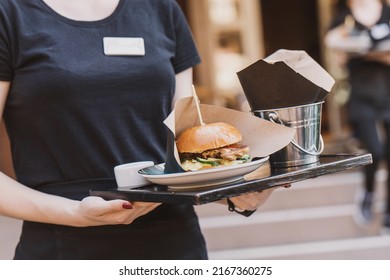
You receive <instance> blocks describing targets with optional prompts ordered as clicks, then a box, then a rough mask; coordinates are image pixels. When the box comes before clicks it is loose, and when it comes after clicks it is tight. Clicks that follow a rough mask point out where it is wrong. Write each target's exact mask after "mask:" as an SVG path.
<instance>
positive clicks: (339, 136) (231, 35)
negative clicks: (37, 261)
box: [0, 0, 390, 259]
mask: <svg viewBox="0 0 390 280" xmlns="http://www.w3.org/2000/svg"><path fill="white" fill-rule="evenodd" d="M177 1H178V3H179V4H180V5H181V7H182V8H183V11H184V13H185V15H186V16H187V19H188V22H189V24H190V26H191V29H192V31H193V35H194V37H195V40H196V42H197V45H198V49H199V51H200V54H201V57H202V63H201V64H200V65H199V66H197V67H196V68H195V71H194V84H195V87H196V89H197V94H198V95H199V98H200V100H201V102H202V103H207V104H215V105H219V106H224V107H228V108H233V109H237V110H243V111H249V110H250V109H249V106H248V104H247V103H246V100H245V96H244V94H243V92H242V88H241V85H240V83H239V81H238V78H237V75H236V72H238V71H239V70H242V69H243V68H245V67H246V66H249V65H250V64H252V63H254V62H256V61H257V60H259V59H262V58H264V57H266V56H268V55H270V54H272V53H273V52H275V51H276V50H278V49H290V50H304V51H306V52H307V53H308V54H309V55H310V56H311V57H312V58H313V59H315V60H316V61H317V62H318V63H319V64H320V65H322V66H323V67H324V68H325V69H326V70H327V71H328V72H329V73H330V74H331V75H332V76H333V78H335V80H336V84H335V86H334V87H333V89H332V92H331V94H329V95H328V97H327V99H326V102H325V104H324V107H323V115H322V136H323V138H324V141H325V151H324V154H336V153H357V152H363V150H361V148H360V147H359V143H356V141H355V140H354V138H352V135H351V131H350V128H349V127H348V122H347V120H346V110H345V104H346V101H347V100H348V96H349V91H348V89H349V85H348V83H347V81H346V71H345V69H342V68H340V66H339V65H338V64H337V63H335V61H334V58H333V57H332V53H331V52H330V51H328V50H327V49H326V48H325V46H324V42H323V41H324V35H325V33H326V31H327V29H328V25H329V22H330V20H331V18H332V16H333V15H332V12H333V8H334V5H335V1H333V0H294V1H291V0H272V1H271V0H177ZM259 91H261V89H259ZM0 129H3V127H1V128H0ZM0 145H1V146H0V148H1V149H2V150H7V145H8V142H7V141H1V142H0ZM5 156H7V154H5ZM6 168H8V169H6V170H9V173H12V169H11V168H10V167H6ZM386 177H387V172H386V171H385V169H381V170H380V172H378V174H377V177H376V188H377V192H376V194H375V196H376V197H375V204H374V207H375V211H374V212H375V219H374V222H373V223H371V224H369V225H361V224H359V223H356V221H355V219H354V214H355V213H356V210H357V209H356V208H357V203H356V197H357V195H358V194H359V191H360V190H361V189H362V186H363V175H362V173H361V170H359V169H353V170H348V171H345V172H341V173H337V174H333V175H326V176H322V177H319V178H316V179H310V180H306V181H304V182H299V183H296V184H293V187H291V188H289V189H280V190H277V191H275V192H274V194H273V197H271V199H270V200H269V201H268V202H267V203H266V205H265V206H263V208H261V209H260V210H258V212H256V213H255V214H254V215H253V216H251V217H250V218H244V217H242V216H240V215H235V214H231V213H230V212H228V211H227V209H226V207H225V206H222V205H217V204H209V205H202V206H197V207H196V209H197V212H198V214H199V217H200V222H201V226H202V228H203V232H204V234H205V237H206V241H207V246H208V248H209V256H210V259H390V235H384V234H381V231H380V225H381V215H382V211H383V207H384V206H383V204H384V203H383V198H384V195H385V194H384V192H385V184H386ZM20 207H22V206H20ZM20 225H21V222H20V221H17V220H14V219H9V218H5V217H0V259H11V258H12V256H13V250H14V247H15V244H16V242H17V240H18V236H19V232H20Z"/></svg>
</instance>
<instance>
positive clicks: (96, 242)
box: [0, 0, 207, 259]
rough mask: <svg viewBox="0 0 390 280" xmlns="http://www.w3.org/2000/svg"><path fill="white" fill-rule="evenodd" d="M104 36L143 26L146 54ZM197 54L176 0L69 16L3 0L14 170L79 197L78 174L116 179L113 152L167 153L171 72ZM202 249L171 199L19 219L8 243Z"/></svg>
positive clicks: (131, 1)
mask: <svg viewBox="0 0 390 280" xmlns="http://www.w3.org/2000/svg"><path fill="white" fill-rule="evenodd" d="M105 36H107V37H141V38H143V39H144V42H145V53H146V54H145V56H106V55H104V53H103V37H105ZM199 62H200V57H199V55H198V53H197V50H196V47H195V44H194V41H193V38H192V36H191V33H190V32H189V28H188V26H187V22H186V20H185V17H184V15H183V13H182V11H181V10H180V8H179V6H178V5H177V3H176V2H175V1H174V0H120V2H119V5H118V7H117V9H116V10H115V12H114V13H113V14H112V15H110V16H109V17H107V18H105V19H103V20H99V21H92V22H85V21H75V20H70V19H68V18H65V17H63V16H61V15H59V14H57V13H56V12H55V11H53V10H52V9H51V8H50V7H49V6H47V5H46V4H45V3H44V2H43V1H42V0H18V1H14V0H2V1H0V79H1V80H6V81H11V90H10V93H9V95H8V99H7V102H6V105H5V111H4V118H5V123H6V127H7V130H8V133H9V136H10V140H11V149H12V156H13V162H14V165H15V166H14V167H15V171H16V175H17V179H18V181H19V182H21V183H22V184H25V185H27V186H29V187H32V188H36V189H39V190H41V191H44V192H48V193H53V194H56V195H62V196H66V197H71V198H73V199H82V198H83V197H84V196H86V195H88V194H87V193H88V189H86V188H84V187H82V186H81V184H80V182H84V181H85V180H87V181H88V180H96V181H105V182H111V183H109V184H101V185H100V183H99V186H101V187H102V188H103V189H109V188H112V187H115V186H116V185H115V184H114V183H113V179H114V172H113V168H114V166H116V165H118V164H122V163H128V162H133V161H140V160H151V161H154V162H155V163H156V164H157V163H161V162H163V161H164V158H165V145H166V131H167V129H166V127H165V125H164V124H163V121H164V119H165V118H166V117H167V116H168V114H169V113H170V111H171V104H172V99H173V94H174V89H175V74H177V73H179V72H181V71H183V70H185V69H188V68H189V67H192V66H194V65H196V64H197V63H199ZM62 183H66V184H65V185H61V184H62ZM48 185H50V186H53V185H55V186H57V187H56V188H52V187H48ZM82 185H83V184H82ZM65 186H66V189H65ZM83 186H84V185H83ZM93 186H95V187H96V186H97V185H92V187H93ZM206 257H207V254H206V249H205V242H204V239H203V237H202V235H201V233H200V231H199V226H198V222H197V217H196V215H195V212H194V209H193V207H192V206H191V205H168V204H164V205H161V206H159V207H158V208H157V209H156V210H155V211H152V212H151V213H149V214H147V215H145V216H143V217H141V218H139V219H137V220H136V221H135V222H134V223H132V224H131V225H129V226H106V227H91V228H72V227H63V226H55V225H43V224H39V223H30V222H26V223H25V224H24V227H23V232H22V236H21V240H20V243H19V245H18V248H17V251H16V255H15V258H16V259H56V258H63V259H97V258H103V259H122V258H125V259H132V258H135V259H164V258H167V259H171V258H172V259H181V258H183V259H186V258H193V259H197V258H201V259H203V258H206Z"/></svg>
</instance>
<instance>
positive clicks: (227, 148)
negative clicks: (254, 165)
mask: <svg viewBox="0 0 390 280" xmlns="http://www.w3.org/2000/svg"><path fill="white" fill-rule="evenodd" d="M241 141H242V135H241V133H240V131H239V130H238V129H237V128H235V127H234V126H232V125H230V124H228V123H225V122H216V123H210V124H205V125H200V126H193V127H189V128H187V129H185V130H184V131H183V132H182V133H180V135H179V136H178V137H177V139H176V146H177V149H178V152H179V157H180V161H181V166H182V168H183V169H184V170H185V171H195V170H200V169H205V168H213V167H219V166H227V165H235V164H242V163H245V162H247V161H248V160H249V158H250V156H249V147H248V146H246V145H242V144H240V142H241Z"/></svg>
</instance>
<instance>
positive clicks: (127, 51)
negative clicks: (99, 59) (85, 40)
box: [103, 37, 145, 56]
mask: <svg viewBox="0 0 390 280" xmlns="http://www.w3.org/2000/svg"><path fill="white" fill-rule="evenodd" d="M103 47H104V54H105V55H129V56H144V55H145V44H144V39H143V38H129V37H104V38H103Z"/></svg>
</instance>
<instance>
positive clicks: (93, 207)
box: [79, 196, 160, 226]
mask: <svg viewBox="0 0 390 280" xmlns="http://www.w3.org/2000/svg"><path fill="white" fill-rule="evenodd" d="M159 205H160V203H149V202H134V203H130V202H128V201H125V200H121V199H116V200H110V201H106V200H104V199H102V198H101V197H95V196H88V197H86V198H84V199H83V200H82V201H81V202H80V204H79V207H80V208H79V210H80V214H81V215H82V216H83V217H84V218H85V224H84V225H81V226H97V225H107V224H130V223H132V222H133V221H134V220H135V219H137V218H138V217H141V216H143V215H145V214H147V213H149V212H150V211H152V210H154V209H155V208H156V207H157V206H159Z"/></svg>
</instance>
